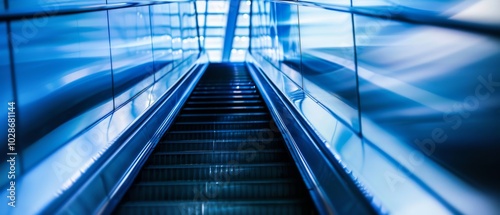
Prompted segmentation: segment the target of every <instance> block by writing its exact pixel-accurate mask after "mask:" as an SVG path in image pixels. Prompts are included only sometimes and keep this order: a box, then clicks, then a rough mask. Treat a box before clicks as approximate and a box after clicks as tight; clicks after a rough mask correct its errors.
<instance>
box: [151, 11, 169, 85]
mask: <svg viewBox="0 0 500 215" xmlns="http://www.w3.org/2000/svg"><path fill="white" fill-rule="evenodd" d="M170 25H171V23H170V6H169V5H168V4H166V5H154V6H151V28H152V32H153V35H152V37H153V45H152V46H153V58H154V61H155V71H157V73H156V75H155V79H156V80H158V79H159V78H161V77H162V76H164V75H165V74H166V73H167V72H169V71H170V70H172V68H173V63H172V31H171V27H170Z"/></svg>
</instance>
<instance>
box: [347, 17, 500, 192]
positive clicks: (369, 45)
mask: <svg viewBox="0 0 500 215" xmlns="http://www.w3.org/2000/svg"><path fill="white" fill-rule="evenodd" d="M355 20H356V23H355V24H356V28H357V29H356V30H357V31H356V32H357V38H356V42H357V45H358V47H357V53H358V60H359V61H358V71H359V77H360V97H361V104H362V107H361V110H362V123H363V131H364V132H363V133H364V135H365V138H367V139H368V140H369V141H371V142H373V143H374V144H375V145H379V147H381V148H382V149H383V150H388V148H386V147H389V146H387V143H388V141H387V139H384V138H382V137H383V135H382V134H385V133H387V134H390V135H391V136H392V137H394V141H397V143H398V144H408V145H409V146H411V147H413V148H414V149H416V150H419V151H421V152H422V153H423V154H425V156H429V157H431V158H433V159H434V160H435V161H437V162H438V163H440V164H441V165H443V166H444V167H446V168H449V170H451V171H452V172H455V173H457V175H459V176H461V177H462V178H463V179H464V180H466V181H469V182H472V183H473V184H474V185H475V186H478V187H483V188H486V187H488V189H496V190H497V192H498V191H499V190H500V189H499V187H498V183H497V182H498V181H499V180H500V178H498V175H497V174H496V173H493V172H492V171H491V169H495V168H496V166H497V165H498V164H499V163H500V159H499V157H498V155H497V154H498V153H497V152H498V151H499V150H500V145H498V143H499V142H500V134H498V132H497V130H498V128H499V127H500V113H499V107H500V93H499V92H498V91H499V90H498V88H500V71H499V70H498V62H499V61H500V53H499V50H500V41H499V40H498V38H491V37H486V36H481V35H475V34H469V33H465V32H459V31H452V30H445V29H440V28H434V27H422V26H414V25H410V24H403V23H397V22H380V21H377V22H378V23H380V26H381V28H379V29H378V31H373V32H365V33H363V34H361V33H358V32H363V27H364V26H366V25H369V24H370V23H372V22H375V21H376V20H373V19H369V18H365V17H361V16H359V17H358V16H356V17H355ZM389 142H391V141H389ZM390 148H394V147H393V146H392V147H390ZM391 156H398V155H391ZM478 167H481V168H478ZM422 174H423V175H422V177H433V176H431V175H429V174H430V173H427V174H426V173H422ZM443 192H448V194H449V192H451V190H447V191H443Z"/></svg>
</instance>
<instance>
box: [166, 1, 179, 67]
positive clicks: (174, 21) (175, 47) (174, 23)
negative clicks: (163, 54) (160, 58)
mask: <svg viewBox="0 0 500 215" xmlns="http://www.w3.org/2000/svg"><path fill="white" fill-rule="evenodd" d="M168 5H170V28H171V29H172V54H173V60H174V65H178V64H180V63H181V62H182V52H183V51H182V32H181V19H180V10H179V4H168Z"/></svg>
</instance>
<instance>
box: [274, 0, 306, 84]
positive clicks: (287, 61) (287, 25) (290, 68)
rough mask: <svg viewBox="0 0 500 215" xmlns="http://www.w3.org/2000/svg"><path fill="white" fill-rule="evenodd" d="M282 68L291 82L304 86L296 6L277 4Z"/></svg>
mask: <svg viewBox="0 0 500 215" xmlns="http://www.w3.org/2000/svg"><path fill="white" fill-rule="evenodd" d="M276 11H279V13H276V17H277V18H276V19H277V34H278V41H279V47H280V48H279V52H278V53H279V61H280V68H281V70H282V71H283V73H285V74H286V75H287V76H288V77H289V78H290V79H291V80H293V81H294V82H295V83H296V84H298V85H299V86H302V75H301V74H300V72H301V65H300V60H301V59H300V37H299V36H300V32H299V22H298V20H299V19H298V15H299V12H298V11H299V10H298V6H296V5H287V4H276Z"/></svg>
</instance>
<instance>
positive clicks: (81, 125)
mask: <svg viewBox="0 0 500 215" xmlns="http://www.w3.org/2000/svg"><path fill="white" fill-rule="evenodd" d="M6 1H8V2H6V3H8V4H5V5H4V4H3V3H4V2H3V1H2V4H0V5H1V6H0V13H4V11H8V12H9V13H10V14H11V15H12V14H14V15H16V14H31V15H25V16H22V17H21V18H19V17H17V18H16V17H14V18H12V17H11V18H9V17H8V16H6V17H7V18H5V19H4V18H3V19H2V21H0V48H1V49H0V91H1V92H2V94H1V97H0V102H1V103H2V106H3V107H5V108H4V109H3V110H4V111H5V112H4V114H2V116H1V117H0V120H2V121H3V122H6V121H7V115H6V114H7V107H8V106H7V103H8V102H10V101H14V102H16V105H17V109H16V142H17V144H16V151H15V152H17V153H18V156H17V157H16V159H17V161H18V162H17V164H16V165H17V169H16V174H17V178H16V184H17V185H16V186H17V189H18V190H17V191H16V192H17V193H16V196H17V198H18V199H19V200H21V199H22V200H23V201H18V204H17V205H16V207H17V208H20V209H18V210H15V209H14V210H12V208H11V207H9V206H7V204H6V203H5V204H4V202H6V201H2V202H3V203H2V204H1V205H0V211H2V212H3V213H5V214H15V213H18V214H34V213H39V212H40V210H41V209H46V208H47V207H48V206H49V205H50V204H51V203H52V202H53V201H54V199H55V198H57V197H58V196H59V195H60V194H61V193H63V192H64V191H65V190H66V189H68V188H70V187H71V185H72V184H73V183H74V182H75V181H78V180H77V179H78V178H79V177H80V176H81V175H82V174H83V173H85V171H87V170H88V169H89V168H90V167H92V165H93V164H94V163H95V162H97V161H99V158H101V157H102V156H103V155H104V154H109V155H110V154H112V153H114V151H113V150H117V149H118V148H119V147H120V146H119V144H120V143H117V142H116V140H117V138H118V137H120V135H121V134H122V133H123V132H124V131H126V130H127V129H130V127H131V126H133V125H134V123H137V121H138V120H139V119H140V118H141V117H142V116H143V115H144V114H145V113H146V111H147V110H148V109H150V108H151V107H152V105H153V104H155V103H156V102H157V101H158V100H159V98H160V97H162V96H163V95H164V94H165V93H166V92H167V91H168V90H170V89H171V88H172V86H174V85H175V84H176V83H177V82H178V81H179V80H181V78H182V77H184V75H185V74H187V72H188V71H189V68H190V67H191V66H192V65H194V63H195V61H196V60H197V59H198V57H199V54H200V46H199V41H198V40H199V35H198V31H197V23H196V11H195V9H194V2H189V1H187V2H176V3H169V2H152V1H141V4H142V6H139V7H136V6H133V7H132V6H131V5H132V4H130V2H126V3H124V1H120V0H115V1H111V0H108V1H105V0H95V1H75V0H63V1H60V0H58V1H53V0H46V1H17V0H6ZM135 3H137V2H135ZM160 3H161V4H160ZM106 4H107V6H109V7H114V8H113V9H111V10H106V9H103V8H104V7H106ZM127 4H128V5H129V6H127ZM5 6H7V8H5ZM117 6H118V7H117ZM68 11H69V12H68ZM2 15H5V14H2ZM9 33H10V38H11V40H10V41H8V38H9ZM10 62H13V64H12V65H11V63H10ZM0 129H1V130H0V134H1V135H2V136H3V137H5V138H4V139H3V140H5V141H2V142H5V145H4V146H2V147H1V149H0V152H1V153H2V155H1V157H2V159H3V158H5V160H6V159H7V158H6V154H7V149H8V148H7V143H6V140H7V139H6V137H7V124H6V123H2V124H1V126H0ZM148 135H149V134H148ZM151 135H152V134H151ZM141 137H143V136H141ZM7 165H8V163H7V162H2V163H1V164H0V169H1V171H2V172H4V171H7V170H8V169H9V167H8V166H7ZM123 171H124V170H123ZM7 172H8V171H7ZM122 173H123V172H122ZM106 174H107V175H106V176H102V177H103V179H102V180H98V182H97V183H96V184H92V187H93V189H95V190H94V191H95V192H94V191H93V192H94V194H95V199H93V200H89V201H82V202H84V203H85V204H87V203H89V204H90V205H92V204H94V203H95V204H99V202H92V201H100V199H105V198H107V197H106V195H107V194H108V193H109V192H110V189H112V188H113V187H112V186H114V183H116V180H118V179H119V178H117V176H119V172H118V171H117V172H112V171H107V173H106ZM41 178H43V180H40V179H41ZM9 181H10V180H9V179H8V178H7V176H6V177H1V178H0V187H1V188H2V192H1V193H2V196H7V195H8V194H7V191H6V188H7V186H8V183H9ZM40 182H42V183H40ZM4 188H5V189H4ZM4 199H6V198H4ZM82 204H83V203H82ZM17 208H16V209H17ZM87 209H88V208H87ZM89 210H90V209H89Z"/></svg>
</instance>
